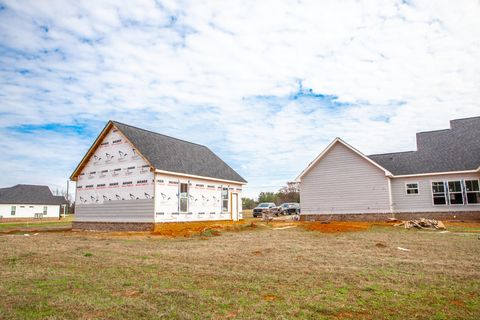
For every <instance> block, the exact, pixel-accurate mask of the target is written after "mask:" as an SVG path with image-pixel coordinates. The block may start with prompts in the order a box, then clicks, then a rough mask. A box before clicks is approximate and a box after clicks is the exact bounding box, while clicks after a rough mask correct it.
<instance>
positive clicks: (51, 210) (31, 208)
mask: <svg viewBox="0 0 480 320" xmlns="http://www.w3.org/2000/svg"><path fill="white" fill-rule="evenodd" d="M12 206H16V209H17V210H16V212H15V215H14V216H12V215H11V214H10V213H11V209H12ZM43 207H44V205H38V204H30V205H29V204H0V216H3V219H9V218H12V219H16V218H17V219H18V218H34V217H35V213H43ZM46 207H47V215H44V217H45V218H58V217H60V206H59V205H46Z"/></svg>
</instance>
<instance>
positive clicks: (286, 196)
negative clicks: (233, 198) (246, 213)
mask: <svg viewBox="0 0 480 320" xmlns="http://www.w3.org/2000/svg"><path fill="white" fill-rule="evenodd" d="M262 202H273V203H275V204H276V205H280V204H282V203H285V202H296V203H300V192H299V190H298V184H294V183H288V184H287V186H286V187H283V188H281V189H280V190H278V192H260V194H259V195H258V201H255V200H254V199H252V198H246V197H245V198H242V208H243V209H253V208H255V207H256V206H257V205H258V204H259V203H262Z"/></svg>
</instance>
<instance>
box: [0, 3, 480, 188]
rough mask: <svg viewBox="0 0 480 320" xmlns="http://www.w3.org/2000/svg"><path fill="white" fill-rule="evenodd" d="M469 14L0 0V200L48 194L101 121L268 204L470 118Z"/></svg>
mask: <svg viewBox="0 0 480 320" xmlns="http://www.w3.org/2000/svg"><path fill="white" fill-rule="evenodd" d="M478 17H480V3H479V2H478V1H475V0H471V1H470V0H468V1H467V0H464V1H463V0H460V1H456V2H452V1H374V0H370V1H348V0H347V1H333V0H332V1H286V0H285V1H283V0H275V1H236V0H232V1H201V2H200V1H134V2H127V3H121V4H120V2H118V1H51V0H48V1H41V0H35V1H4V0H0V21H1V22H2V23H1V24H0V149H1V150H2V151H1V153H0V163H1V164H2V174H1V175H0V187H6V186H11V185H14V184H17V183H36V184H48V185H50V186H51V187H52V188H54V189H55V188H62V187H64V186H65V183H66V180H67V178H68V177H69V175H70V173H71V171H72V170H73V169H74V167H75V166H76V164H77V163H78V161H79V160H80V159H81V158H82V156H83V154H84V153H85V152H86V150H87V149H88V147H89V146H90V145H91V143H92V141H93V139H94V138H95V136H96V135H97V134H98V133H99V132H100V130H101V129H102V128H103V126H104V125H105V123H106V121H108V120H109V119H114V120H118V121H121V122H125V123H129V124H132V125H136V126H139V127H143V128H146V129H150V130H153V131H157V132H160V133H164V134H167V135H172V136H175V137H178V138H181V139H186V140H190V141H193V142H197V143H201V144H205V145H207V146H209V147H210V148H211V149H212V150H214V151H215V152H216V153H217V154H219V155H220V156H221V157H222V158H223V159H224V160H225V161H226V162H228V163H229V164H230V165H231V166H232V167H233V168H234V169H236V170H237V171H238V172H239V173H240V174H241V175H242V176H244V177H245V178H246V179H247V180H248V181H249V185H248V187H247V189H246V194H247V195H249V196H254V195H256V194H258V192H260V191H262V190H266V191H275V190H277V189H278V188H280V187H281V186H282V185H283V184H284V183H285V182H286V181H288V180H293V179H294V178H295V177H296V175H297V174H298V173H299V172H300V171H301V170H302V169H303V168H304V167H305V166H306V165H307V164H308V163H309V162H310V161H311V160H312V159H313V158H314V157H315V156H316V155H317V154H318V153H319V152H320V151H321V150H322V149H323V148H324V147H325V146H326V145H327V144H328V143H329V142H330V141H331V140H332V139H333V138H334V137H336V136H340V137H342V138H343V139H344V140H346V141H347V142H349V143H351V144H352V145H354V146H356V147H357V148H358V149H359V150H361V151H363V152H364V153H367V154H369V153H381V152H391V151H403V150H412V149H414V148H415V132H417V131H425V130H433V129H440V128H447V127H448V125H449V124H448V120H449V119H454V118H460V117H469V116H478V115H480V102H479V101H480V86H479V85H478V84H479V83H480V41H479V38H478V30H480V19H478Z"/></svg>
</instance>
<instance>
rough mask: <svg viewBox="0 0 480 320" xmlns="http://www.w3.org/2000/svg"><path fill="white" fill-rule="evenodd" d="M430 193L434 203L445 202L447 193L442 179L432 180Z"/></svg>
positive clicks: (441, 203) (442, 203)
mask: <svg viewBox="0 0 480 320" xmlns="http://www.w3.org/2000/svg"><path fill="white" fill-rule="evenodd" d="M432 194H433V204H434V205H445V204H447V194H446V192H445V184H444V182H443V181H439V182H432Z"/></svg>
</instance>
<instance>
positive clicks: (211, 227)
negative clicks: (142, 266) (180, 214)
mask: <svg viewBox="0 0 480 320" xmlns="http://www.w3.org/2000/svg"><path fill="white" fill-rule="evenodd" d="M242 224H243V222H233V221H198V222H179V223H175V222H174V223H158V224H156V225H155V230H154V231H153V232H152V234H153V235H162V236H172V237H179V236H180V237H182V236H183V237H189V236H191V235H195V234H202V233H208V235H214V236H215V235H220V232H219V231H220V230H229V229H234V228H235V226H239V225H242Z"/></svg>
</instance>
